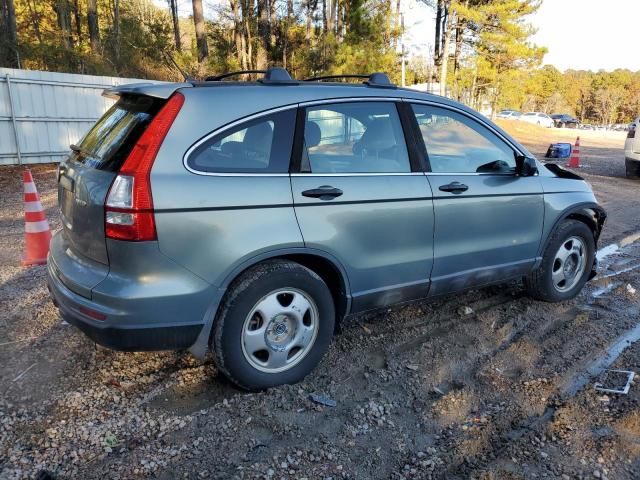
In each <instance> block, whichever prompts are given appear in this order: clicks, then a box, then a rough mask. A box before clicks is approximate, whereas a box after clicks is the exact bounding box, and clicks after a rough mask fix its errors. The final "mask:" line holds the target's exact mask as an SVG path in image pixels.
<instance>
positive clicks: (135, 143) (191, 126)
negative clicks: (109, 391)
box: [48, 68, 605, 389]
mask: <svg viewBox="0 0 640 480" xmlns="http://www.w3.org/2000/svg"><path fill="white" fill-rule="evenodd" d="M224 78H225V76H224V75H223V76H220V77H213V78H210V79H208V81H204V82H187V83H174V84H134V85H126V86H120V87H115V88H113V89H111V90H107V91H106V92H105V94H106V95H108V96H112V97H117V98H118V101H117V103H116V104H115V105H114V106H113V107H112V108H111V109H110V110H109V111H108V112H107V113H106V114H105V115H104V116H103V117H102V118H101V119H100V120H99V121H98V122H97V123H96V125H95V126H94V127H93V128H92V129H91V131H89V133H87V135H86V136H85V137H84V138H83V139H82V141H80V142H79V144H78V145H72V147H71V148H72V151H71V153H70V155H69V157H68V159H67V160H66V161H64V162H63V163H62V164H61V165H60V169H59V190H58V195H59V203H60V209H61V214H62V223H63V228H62V230H61V231H59V232H58V233H57V234H56V235H55V236H54V238H53V240H52V243H51V253H50V256H49V266H48V269H49V286H50V289H51V292H52V295H53V299H54V302H55V303H56V305H57V306H58V307H59V309H60V311H61V312H62V316H63V317H64V318H65V319H66V320H67V321H69V322H70V323H72V324H73V325H75V326H77V327H78V328H80V329H81V330H82V331H83V332H85V333H86V334H87V335H88V336H89V337H90V338H91V339H93V340H95V341H96V342H98V343H100V344H102V345H106V346H108V347H111V348H114V349H120V350H162V349H186V348H188V349H189V350H191V352H193V353H194V354H195V355H197V356H202V355H204V354H205V353H206V352H207V350H208V349H209V348H211V349H212V351H213V352H214V354H215V358H216V361H217V365H218V367H219V368H220V370H221V371H222V372H224V374H225V375H226V376H228V377H229V378H230V379H231V380H232V381H233V382H235V383H236V384H238V385H239V386H241V387H244V388H247V389H261V388H265V387H270V386H274V385H278V384H282V383H291V382H296V381H298V380H300V379H302V378H303V377H304V376H305V375H306V374H307V373H309V372H310V371H311V370H312V369H313V368H314V367H315V366H316V365H317V364H318V362H319V361H320V359H321V357H322V355H323V354H324V352H325V351H326V350H327V347H328V345H329V342H330V340H331V336H332V334H333V332H334V330H335V327H336V324H337V323H338V322H340V321H341V320H342V319H343V318H344V317H345V316H347V315H350V314H354V313H357V312H362V311H365V310H370V309H375V308H379V307H384V306H387V305H391V304H396V303H400V302H407V301H411V300H415V299H421V298H425V297H426V298H429V297H434V296H438V295H443V294H450V293H452V292H460V291H462V290H466V289H469V288H475V287H480V286H483V285H489V284H494V283H499V282H504V281H506V280H510V279H524V283H525V286H526V288H527V290H528V292H529V293H530V295H531V296H533V297H534V298H537V299H541V300H547V301H562V300H566V299H570V298H572V297H574V296H575V295H576V294H577V293H578V292H579V291H580V290H581V289H582V287H583V285H584V284H585V282H586V281H587V280H588V279H589V278H591V276H592V275H593V274H594V269H595V249H596V242H597V240H598V237H599V235H600V231H601V229H602V226H603V224H604V220H605V213H604V211H603V210H602V208H600V207H599V206H598V204H597V202H596V199H595V197H594V195H593V193H592V191H591V189H590V187H589V186H588V185H587V184H586V183H585V182H584V181H582V179H581V178H580V177H578V176H576V175H574V174H573V173H570V172H568V171H565V170H562V169H560V168H558V167H556V166H554V165H543V164H541V163H539V162H537V161H536V160H535V159H534V158H533V157H532V156H531V154H530V153H529V152H528V151H527V150H526V149H525V148H524V147H522V146H521V145H520V144H518V143H517V142H516V141H515V140H513V139H512V138H511V137H510V136H509V135H507V134H506V133H505V132H503V131H502V130H501V129H500V128H499V127H497V126H496V125H494V124H493V123H491V122H490V121H488V120H487V119H486V118H484V117H483V116H481V115H479V114H477V113H476V112H474V111H472V110H470V109H469V108H466V107H464V106H462V105H460V104H458V103H456V102H453V101H451V100H448V99H446V98H442V97H438V96H434V95H429V94H425V93H421V92H418V91H413V90H409V89H401V88H397V87H396V86H395V85H393V84H391V83H390V82H389V80H388V78H387V76H386V75H384V74H373V75H371V76H369V77H367V78H366V79H365V81H364V82H363V83H361V84H357V85H356V84H345V83H340V82H327V81H326V80H327V78H316V79H309V80H306V81H296V80H292V79H291V77H290V76H289V74H288V73H287V72H286V71H285V70H283V69H278V68H274V69H270V70H268V71H267V72H265V73H264V77H263V78H262V79H261V80H259V81H257V82H235V81H229V80H224ZM329 80H331V79H329Z"/></svg>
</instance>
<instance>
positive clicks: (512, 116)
mask: <svg viewBox="0 0 640 480" xmlns="http://www.w3.org/2000/svg"><path fill="white" fill-rule="evenodd" d="M521 116H522V112H519V111H517V110H501V111H500V113H498V115H497V117H498V118H502V119H504V120H519V119H520V117H521Z"/></svg>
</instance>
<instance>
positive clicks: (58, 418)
mask: <svg viewBox="0 0 640 480" xmlns="http://www.w3.org/2000/svg"><path fill="white" fill-rule="evenodd" d="M546 140H547V139H542V140H540V141H539V142H538V144H537V145H538V148H540V149H542V148H543V146H544V148H546V145H544V144H545V143H546ZM607 145H609V143H608V142H604V144H603V145H599V146H598V147H590V146H589V145H588V144H587V143H586V142H585V146H584V147H583V152H584V155H585V160H584V161H585V163H591V164H595V163H596V161H597V162H598V169H599V170H598V172H599V173H598V174H597V175H594V174H593V171H592V170H589V169H587V168H584V169H583V170H582V171H581V174H582V173H584V174H585V177H586V178H587V179H588V180H589V181H590V182H591V183H592V184H593V186H594V189H595V190H596V192H597V195H598V197H599V199H600V200H601V201H602V203H603V204H604V205H605V207H606V208H607V209H608V211H609V220H608V223H607V226H606V229H605V233H604V235H603V242H602V243H601V245H600V246H601V248H602V247H605V246H607V245H610V244H615V246H612V247H609V248H607V249H606V251H607V252H611V253H610V254H609V255H608V256H606V257H604V258H603V259H602V261H601V267H600V275H599V277H598V279H596V280H595V281H593V282H591V283H590V284H589V285H588V287H587V288H586V289H585V290H584V291H583V293H582V294H581V295H580V296H579V297H578V298H577V299H575V300H574V301H571V302H566V303H562V304H553V305H552V304H546V303H541V302H535V301H532V300H530V299H528V298H527V297H525V296H524V295H523V292H522V289H521V285H519V284H517V283H514V284H509V285H505V286H501V287H493V288H488V289H482V290H475V291H471V292H469V293H466V294H464V295H456V296H455V297H447V298H443V299H440V300H438V301H435V302H431V303H427V302H422V303H414V304H411V305H408V306H403V307H398V308H393V309H387V310H383V311H379V312H375V313H371V314H367V315H361V316H358V317H355V318H353V319H351V320H350V321H349V322H348V323H346V324H345V325H344V328H343V329H342V332H341V333H340V334H339V335H337V336H336V338H335V341H334V342H333V344H332V346H331V348H330V350H329V353H328V354H327V356H326V357H325V358H324V360H323V361H322V363H321V365H320V366H319V367H318V368H317V369H316V370H315V371H314V372H313V373H312V374H311V375H309V376H308V377H307V378H306V379H305V380H304V381H303V382H301V383H299V384H297V385H291V386H284V387H280V388H274V389H271V390H269V391H266V392H262V393H251V394H248V393H244V392H241V391H238V390H237V389H235V388H234V387H233V386H231V385H230V384H229V383H228V382H226V381H225V380H224V379H223V378H221V377H220V376H219V375H218V373H217V372H216V369H215V366H214V365H213V363H212V362H211V360H210V359H207V360H205V361H204V362H199V361H196V360H195V359H193V358H192V357H190V356H189V355H188V354H186V353H182V352H160V353H119V352H112V351H110V350H107V349H103V348H101V347H97V346H95V345H94V344H93V343H91V342H90V341H89V340H88V339H87V338H86V337H84V336H83V335H82V334H81V333H79V332H78V331H77V330H76V329H75V328H74V327H71V326H69V325H66V324H65V323H63V322H62V321H61V319H60V317H59V315H58V313H57V311H56V309H55V308H54V307H53V306H52V304H51V303H50V302H49V300H48V296H47V291H46V287H45V268H44V267H32V268H28V269H24V268H21V267H20V266H19V255H20V252H21V249H22V245H21V242H22V229H23V223H22V220H21V215H22V212H21V210H22V204H21V194H20V189H21V176H20V170H19V169H17V168H3V169H1V170H0V192H2V195H0V385H1V387H0V388H2V394H1V395H0V479H14V478H16V479H17V478H34V477H35V475H36V473H37V472H38V471H39V470H40V469H47V470H49V471H50V472H52V473H53V474H55V475H56V477H58V478H65V479H78V478H83V479H98V478H100V479H103V478H110V479H111V478H114V479H115V478H121V479H129V478H134V479H135V478H159V479H173V478H193V479H196V478H266V479H271V478H274V479H280V478H285V479H290V478H291V479H293V478H297V479H301V478H309V479H311V478H323V479H326V478H333V479H339V478H349V479H369V478H391V479H413V478H420V479H429V478H434V479H435V478H438V479H444V478H447V479H465V478H473V479H486V480H489V479H530V478H554V479H555V478H562V479H567V478H568V479H579V478H582V479H591V478H600V479H607V478H608V479H611V480H613V479H636V478H639V477H640V408H639V402H640V393H639V392H638V385H632V387H631V391H630V392H629V394H628V395H615V394H607V395H605V394H603V393H601V392H598V391H596V390H595V389H594V381H595V379H594V378H591V377H588V376H585V372H586V371H590V372H592V373H594V374H596V376H597V374H598V371H599V368H602V367H603V366H606V364H608V363H611V362H614V363H613V367H615V368H620V369H625V370H634V371H640V344H639V343H633V340H634V339H635V337H633V336H632V334H633V333H634V330H633V329H634V328H636V327H637V326H638V313H639V312H640V262H639V261H638V260H639V258H640V245H639V243H637V242H635V241H634V240H635V238H636V237H635V236H634V235H633V234H634V233H635V232H637V231H640V225H639V223H640V222H639V218H638V210H637V208H630V207H629V204H630V203H631V202H637V201H638V200H639V194H638V183H634V182H631V181H628V180H626V179H622V178H620V177H619V175H620V170H619V168H618V167H619V162H620V158H621V153H620V151H619V150H620V149H619V148H618V149H616V147H615V146H613V145H609V146H607ZM601 149H610V150H611V151H612V152H614V153H615V154H612V155H611V156H601ZM605 163H606V165H604V164H605ZM33 172H34V177H35V181H36V184H37V186H38V188H39V190H40V193H41V197H42V199H43V203H44V205H45V208H46V209H47V214H48V216H49V218H50V220H51V222H52V224H53V225H54V226H56V225H57V224H58V218H57V213H56V211H55V203H56V193H55V179H54V176H55V174H54V172H55V169H54V168H52V167H51V166H40V167H37V168H34V169H33ZM636 289H638V290H637V291H636ZM461 307H468V308H461ZM629 332H631V333H629ZM636 333H637V332H636ZM626 340H629V342H627V341H626ZM616 342H618V343H619V344H623V345H625V346H629V348H627V349H626V350H624V351H623V353H622V354H621V355H620V356H618V354H617V353H613V352H612V351H611V346H612V345H614V346H615V345H616ZM312 393H318V394H325V395H327V396H329V397H330V398H332V399H334V400H335V401H336V402H337V406H336V407H325V406H321V405H317V404H315V403H313V402H311V401H310V400H309V395H310V394H312Z"/></svg>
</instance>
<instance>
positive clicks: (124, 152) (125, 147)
mask: <svg viewBox="0 0 640 480" xmlns="http://www.w3.org/2000/svg"><path fill="white" fill-rule="evenodd" d="M162 103H163V101H162V100H160V99H157V98H151V97H146V96H125V97H122V98H120V100H118V102H117V103H116V104H115V105H113V106H112V107H111V108H110V109H109V110H107V112H106V113H105V114H104V115H103V116H102V118H101V119H100V120H98V122H97V123H96V124H95V125H94V126H93V128H92V129H91V130H89V133H87V134H86V135H85V137H84V138H83V139H82V141H81V142H80V144H79V145H77V146H72V147H71V148H72V150H73V151H72V152H71V157H70V159H71V160H72V161H75V162H79V163H82V164H83V165H86V166H88V167H92V168H95V169H98V170H108V171H112V172H114V171H117V170H118V169H119V168H120V167H121V166H122V164H123V163H124V161H125V160H126V158H127V156H128V155H129V152H131V149H132V148H133V146H134V145H135V144H136V142H137V141H138V139H139V138H140V136H141V135H142V132H144V130H145V129H146V128H147V126H148V125H149V122H151V120H152V119H153V117H154V115H155V114H156V113H157V112H158V110H160V107H161V106H162Z"/></svg>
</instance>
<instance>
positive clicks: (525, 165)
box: [516, 155, 538, 177]
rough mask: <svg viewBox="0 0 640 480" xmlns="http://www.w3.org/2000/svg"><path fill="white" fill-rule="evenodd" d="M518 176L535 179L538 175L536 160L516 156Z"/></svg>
mask: <svg viewBox="0 0 640 480" xmlns="http://www.w3.org/2000/svg"><path fill="white" fill-rule="evenodd" d="M516 175H518V176H519V177H534V176H536V175H538V164H537V163H536V159H535V158H531V157H525V156H524V155H516Z"/></svg>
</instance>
